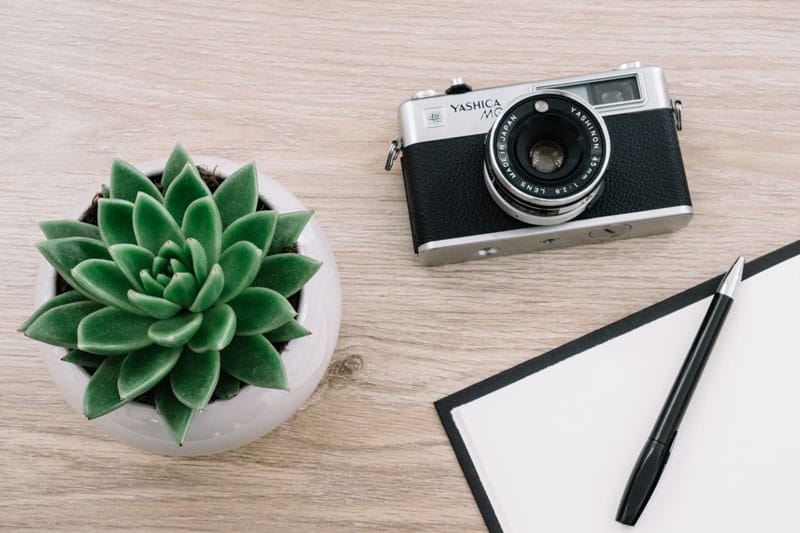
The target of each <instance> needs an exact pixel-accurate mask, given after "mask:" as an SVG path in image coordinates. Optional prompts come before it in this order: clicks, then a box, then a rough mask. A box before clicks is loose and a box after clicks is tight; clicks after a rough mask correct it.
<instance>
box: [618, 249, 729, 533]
mask: <svg viewBox="0 0 800 533" xmlns="http://www.w3.org/2000/svg"><path fill="white" fill-rule="evenodd" d="M743 270H744V259H743V258H741V257H739V258H738V259H736V261H735V262H734V263H733V266H732V267H731V269H730V270H729V271H728V273H727V274H726V275H725V276H724V277H723V278H722V282H721V283H720V284H719V287H718V288H717V291H716V293H714V298H713V299H712V300H711V305H710V306H709V307H708V311H707V312H706V316H705V318H704V319H703V323H702V325H701V326H700V330H699V331H698V332H697V336H696V337H695V339H694V342H693V343H692V347H691V348H690V349H689V354H688V355H687V356H686V359H685V360H684V362H683V366H682V367H681V371H680V372H679V373H678V377H677V378H676V379H675V383H674V384H673V385H672V389H671V390H670V392H669V396H667V401H666V402H665V403H664V407H662V408H661V414H660V415H658V420H656V425H655V426H654V427H653V431H651V432H650V437H649V438H648V439H647V442H645V444H644V448H643V449H642V453H640V454H639V459H638V460H637V461H636V466H634V467H633V471H632V472H631V477H630V478H629V479H628V485H627V486H626V487H625V493H624V494H623V495H622V500H621V501H620V502H619V509H617V521H618V522H622V523H623V524H626V525H629V526H632V525H635V524H636V521H637V520H638V519H639V515H641V514H642V511H643V510H644V507H645V505H647V501H648V500H649V499H650V495H651V494H653V489H655V488H656V484H657V483H658V478H660V477H661V472H662V471H663V470H664V465H665V464H667V459H669V451H670V448H672V443H673V441H674V440H675V435H676V434H677V433H678V426H680V424H681V419H682V418H683V414H684V413H685V412H686V407H687V406H688V405H689V401H690V400H691V399H692V393H694V389H695V387H697V382H698V380H699V379H700V375H701V374H702V373H703V368H704V367H705V366H706V361H707V360H708V356H709V354H710V353H711V349H712V348H713V347H714V342H715V341H716V340H717V335H718V334H719V332H720V330H721V329H722V324H723V323H724V322H725V317H726V316H727V315H728V310H729V309H730V306H731V304H732V303H733V292H734V290H735V289H736V286H737V285H739V282H741V281H742V271H743Z"/></svg>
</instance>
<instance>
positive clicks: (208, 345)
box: [20, 145, 321, 444]
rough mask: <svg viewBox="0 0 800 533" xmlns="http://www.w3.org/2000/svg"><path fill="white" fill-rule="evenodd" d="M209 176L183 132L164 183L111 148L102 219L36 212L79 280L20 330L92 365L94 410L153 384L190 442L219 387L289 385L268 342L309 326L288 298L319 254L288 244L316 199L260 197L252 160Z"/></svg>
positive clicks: (92, 413) (66, 273) (50, 250)
mask: <svg viewBox="0 0 800 533" xmlns="http://www.w3.org/2000/svg"><path fill="white" fill-rule="evenodd" d="M213 185H214V186H215V190H214V191H213V192H212V190H211V188H209V185H208V184H207V182H206V180H204V179H203V178H202V177H201V175H200V172H199V171H198V167H197V166H196V165H195V164H194V162H193V161H192V159H191V157H190V156H189V154H188V153H187V152H186V151H185V150H184V149H183V148H182V147H181V146H180V145H178V146H176V147H175V149H174V150H173V151H172V154H171V155H170V157H169V160H168V161H167V164H166V167H165V169H164V172H163V174H162V176H161V179H160V183H159V182H157V181H151V179H150V178H148V177H147V176H145V175H144V174H142V173H141V172H140V171H139V170H137V169H136V168H134V167H133V166H131V165H130V164H128V163H125V162H124V161H120V160H115V161H114V163H113V165H112V168H111V177H110V181H109V186H108V187H103V192H102V194H101V198H99V200H98V201H97V224H96V225H94V224H90V223H87V222H81V221H75V220H55V221H48V222H43V223H41V224H40V226H41V229H42V231H43V233H44V234H45V237H46V239H47V240H45V241H42V242H40V243H38V244H37V246H38V248H39V251H40V252H41V253H42V255H44V257H45V258H46V259H47V261H48V262H49V263H50V264H51V265H52V266H53V267H54V268H55V270H56V271H57V272H58V273H59V274H60V275H61V277H62V278H63V279H64V280H65V281H66V283H67V284H68V285H69V287H70V289H71V290H67V291H66V292H62V293H61V294H58V295H56V296H55V297H53V298H52V299H50V300H48V301H47V302H45V303H44V304H43V305H42V306H41V307H40V308H39V309H38V310H36V311H35V312H34V314H33V315H32V316H31V317H30V318H29V319H28V320H27V321H26V322H25V323H24V324H23V325H22V326H21V327H20V330H21V331H24V333H25V335H27V336H28V337H30V338H33V339H36V340H39V341H42V342H45V343H47V344H52V345H55V346H61V347H64V348H67V349H68V350H69V352H68V353H67V355H66V356H65V357H64V358H63V359H64V360H65V361H68V362H70V363H74V364H77V365H80V366H81V367H84V368H87V369H90V372H92V371H93V373H92V375H91V377H90V379H89V383H88V385H87V387H86V392H85V394H84V399H83V412H84V414H85V415H86V416H87V417H88V418H90V419H92V418H97V417H99V416H102V415H104V414H107V413H109V412H111V411H113V410H115V409H117V408H119V407H121V406H123V405H125V404H127V403H128V402H131V401H133V400H136V399H137V398H140V397H142V396H143V395H145V394H147V395H148V396H150V395H152V400H153V401H154V403H155V406H156V409H157V410H158V412H159V414H160V416H161V418H162V419H163V421H164V424H165V426H166V428H167V430H168V431H169V433H170V434H171V435H172V437H173V438H174V439H175V441H176V442H177V443H178V444H183V441H184V439H185V436H186V433H187V431H188V428H189V424H190V423H191V420H192V417H193V416H194V414H195V413H196V412H197V410H199V409H203V408H204V407H205V406H206V404H207V403H208V402H209V401H210V400H211V399H212V397H213V396H216V397H218V398H220V399H223V400H224V399H230V398H232V397H234V396H235V395H236V394H237V393H238V392H239V389H240V387H241V386H243V384H249V385H254V386H258V387H267V388H273V389H286V388H287V380H286V372H285V370H284V367H283V363H282V361H281V357H280V353H279V352H278V350H277V349H276V348H275V346H274V344H275V343H283V342H287V341H290V340H292V339H295V338H298V337H302V336H304V335H307V334H308V333H309V332H308V331H307V330H306V329H305V328H303V327H302V326H301V325H300V324H299V323H298V322H297V321H296V320H295V316H296V311H295V309H294V307H293V306H292V304H291V303H290V302H289V300H288V299H287V298H289V297H290V296H292V295H293V294H295V293H297V292H298V291H300V289H301V288H302V287H303V286H304V285H305V283H306V282H307V281H308V280H309V279H310V278H311V277H312V276H313V275H314V273H315V272H316V271H317V270H318V269H319V267H320V265H321V263H319V262H318V261H316V260H314V259H311V258H309V257H305V256H303V255H300V254H298V253H295V252H294V251H293V250H292V247H293V245H294V243H295V242H296V240H297V237H298V235H299V234H300V232H301V231H302V230H303V228H304V227H305V225H306V223H307V222H308V220H309V218H310V217H311V213H310V212H308V211H301V212H291V213H280V214H279V213H276V212H275V211H272V210H257V209H256V207H257V204H258V181H257V174H256V169H255V165H254V164H252V163H251V164H249V165H246V166H244V167H242V168H240V169H239V170H237V171H236V172H234V173H233V174H231V175H230V176H229V177H228V178H226V179H225V180H224V181H222V182H221V183H220V184H219V185H218V186H216V185H217V184H216V183H214V184H213Z"/></svg>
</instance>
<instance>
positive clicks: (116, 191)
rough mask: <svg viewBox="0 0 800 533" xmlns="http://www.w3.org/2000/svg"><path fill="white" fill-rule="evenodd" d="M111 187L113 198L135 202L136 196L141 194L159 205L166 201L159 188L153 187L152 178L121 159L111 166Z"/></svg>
mask: <svg viewBox="0 0 800 533" xmlns="http://www.w3.org/2000/svg"><path fill="white" fill-rule="evenodd" d="M110 186H111V187H110V189H111V198H117V199H119V200H127V201H129V202H135V201H136V196H137V195H138V194H139V193H140V192H141V193H144V194H146V195H148V196H150V197H151V198H154V199H156V200H157V201H158V202H159V203H161V202H163V201H164V198H163V197H162V196H161V193H160V192H159V191H158V187H156V186H155V185H153V182H152V181H150V178H148V177H147V176H145V175H144V174H142V173H141V171H139V169H138V168H136V167H134V166H133V165H131V164H130V163H126V162H125V161H122V160H121V159H115V160H114V163H113V164H112V165H111V179H110Z"/></svg>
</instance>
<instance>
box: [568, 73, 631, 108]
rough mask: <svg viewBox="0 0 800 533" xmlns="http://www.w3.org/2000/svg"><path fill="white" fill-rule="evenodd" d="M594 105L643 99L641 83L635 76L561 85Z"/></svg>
mask: <svg viewBox="0 0 800 533" xmlns="http://www.w3.org/2000/svg"><path fill="white" fill-rule="evenodd" d="M561 89H562V90H564V91H568V92H570V93H572V94H574V95H576V96H578V97H580V98H583V99H584V100H586V101H587V102H589V103H590V104H592V105H594V106H599V105H608V104H619V103H622V102H631V101H636V100H640V99H641V93H640V92H639V84H638V83H637V81H636V77H635V76H630V77H627V78H615V79H612V80H604V81H597V82H594V83H587V84H583V85H570V86H568V87H561Z"/></svg>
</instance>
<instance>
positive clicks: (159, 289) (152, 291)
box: [139, 257, 164, 297]
mask: <svg viewBox="0 0 800 533" xmlns="http://www.w3.org/2000/svg"><path fill="white" fill-rule="evenodd" d="M156 259H158V258H157V257H156ZM139 279H140V280H141V281H142V287H144V291H145V292H146V293H147V294H149V295H150V296H157V297H161V296H164V286H163V285H161V284H160V283H159V282H158V280H156V278H154V277H153V275H152V274H151V273H150V272H148V271H147V270H142V271H141V272H139Z"/></svg>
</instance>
